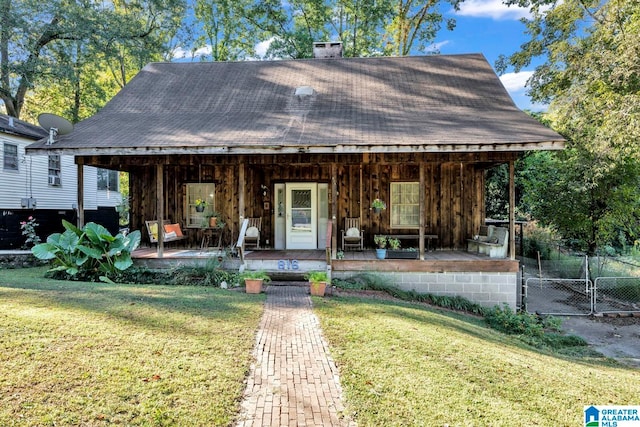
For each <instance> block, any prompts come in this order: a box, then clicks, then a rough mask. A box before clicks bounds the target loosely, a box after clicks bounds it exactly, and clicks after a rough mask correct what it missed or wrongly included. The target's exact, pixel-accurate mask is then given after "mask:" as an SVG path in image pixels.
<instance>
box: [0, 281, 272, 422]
mask: <svg viewBox="0 0 640 427" xmlns="http://www.w3.org/2000/svg"><path fill="white" fill-rule="evenodd" d="M44 271H45V270H44V269H42V268H37V269H23V270H0V425H1V426H44V425H52V426H53V425H58V426H61V425H64V426H68V425H83V426H93V425H106V424H120V425H127V426H132V425H133V426H159V425H170V426H213V425H221V426H224V425H229V423H230V422H231V421H232V420H233V418H234V417H235V416H236V414H237V412H238V408H239V400H240V398H241V396H242V392H243V380H244V378H245V376H246V374H247V372H248V369H249V365H250V362H251V349H252V347H253V345H254V341H255V331H256V329H257V327H258V323H259V320H260V316H261V314H262V307H263V306H262V303H261V302H262V301H263V299H264V295H246V294H244V293H242V292H231V291H225V290H219V289H214V288H206V287H177V286H176V287H165V286H152V285H149V286H140V285H107V284H98V283H79V282H63V281H54V280H48V279H43V278H42V277H43V273H44Z"/></svg>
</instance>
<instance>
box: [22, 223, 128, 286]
mask: <svg viewBox="0 0 640 427" xmlns="http://www.w3.org/2000/svg"><path fill="white" fill-rule="evenodd" d="M62 225H63V226H64V228H65V231H64V233H54V234H52V235H50V236H49V237H48V238H47V242H46V243H41V244H39V245H36V246H34V247H33V249H32V250H31V251H32V253H33V255H34V256H35V257H36V258H38V259H42V260H53V264H54V268H53V269H52V270H53V271H64V272H65V273H66V274H68V275H70V276H75V275H77V274H78V273H79V272H82V273H83V275H86V274H87V273H89V274H91V273H101V274H102V275H101V276H100V279H101V280H104V281H109V280H110V277H113V276H115V275H116V273H117V272H118V271H124V270H126V269H127V268H129V267H131V266H132V265H133V261H132V260H131V252H133V251H134V250H135V249H136V248H137V247H138V245H139V244H140V231H137V230H136V231H134V232H132V233H130V234H128V235H127V236H123V235H122V234H117V235H116V236H112V235H111V234H110V233H109V231H108V230H107V229H106V228H104V227H103V226H102V225H99V224H96V223H93V222H90V223H88V224H87V225H85V227H84V228H83V229H82V230H80V229H78V228H77V227H75V226H74V225H73V224H71V223H69V222H68V221H65V220H63V221H62Z"/></svg>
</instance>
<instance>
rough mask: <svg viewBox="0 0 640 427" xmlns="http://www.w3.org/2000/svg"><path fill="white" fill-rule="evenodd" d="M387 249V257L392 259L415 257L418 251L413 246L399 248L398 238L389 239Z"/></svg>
mask: <svg viewBox="0 0 640 427" xmlns="http://www.w3.org/2000/svg"><path fill="white" fill-rule="evenodd" d="M388 243H389V250H387V258H394V259H399V258H400V259H417V258H418V251H417V250H416V249H415V248H407V249H400V240H399V239H389V240H388Z"/></svg>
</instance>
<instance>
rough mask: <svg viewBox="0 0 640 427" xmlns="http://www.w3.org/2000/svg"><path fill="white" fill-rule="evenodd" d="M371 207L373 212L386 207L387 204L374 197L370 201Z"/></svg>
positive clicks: (378, 211)
mask: <svg viewBox="0 0 640 427" xmlns="http://www.w3.org/2000/svg"><path fill="white" fill-rule="evenodd" d="M371 208H372V209H373V212H375V213H380V212H382V210H383V209H387V204H386V203H385V202H383V201H382V200H380V199H375V200H374V201H373V202H372V203H371Z"/></svg>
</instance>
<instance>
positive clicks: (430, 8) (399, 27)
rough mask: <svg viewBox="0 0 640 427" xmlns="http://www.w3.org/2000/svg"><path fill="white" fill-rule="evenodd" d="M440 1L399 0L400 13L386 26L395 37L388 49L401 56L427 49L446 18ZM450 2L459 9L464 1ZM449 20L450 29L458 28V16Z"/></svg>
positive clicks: (397, 8) (453, 0)
mask: <svg viewBox="0 0 640 427" xmlns="http://www.w3.org/2000/svg"><path fill="white" fill-rule="evenodd" d="M439 3H440V2H439V1H438V0H428V1H424V2H419V1H413V0H396V5H395V9H396V13H395V14H394V15H393V18H392V20H391V22H390V23H389V24H387V27H386V28H387V32H388V34H389V36H390V38H391V40H390V41H391V42H390V43H389V45H388V52H390V53H392V54H394V55H397V56H404V55H409V54H410V53H411V51H412V50H413V49H416V50H418V51H421V52H424V50H425V49H426V48H427V46H428V45H429V44H431V43H433V41H434V40H435V38H436V35H437V34H438V31H440V29H441V26H442V22H443V21H445V20H444V17H443V16H442V13H441V12H440V11H439ZM450 3H451V4H452V5H453V6H454V8H455V9H456V10H457V9H458V5H459V4H460V0H452V1H450ZM445 23H446V27H447V29H448V30H450V31H451V30H453V29H454V28H455V25H456V23H455V20H454V19H452V18H449V19H447V20H446V21H445Z"/></svg>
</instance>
